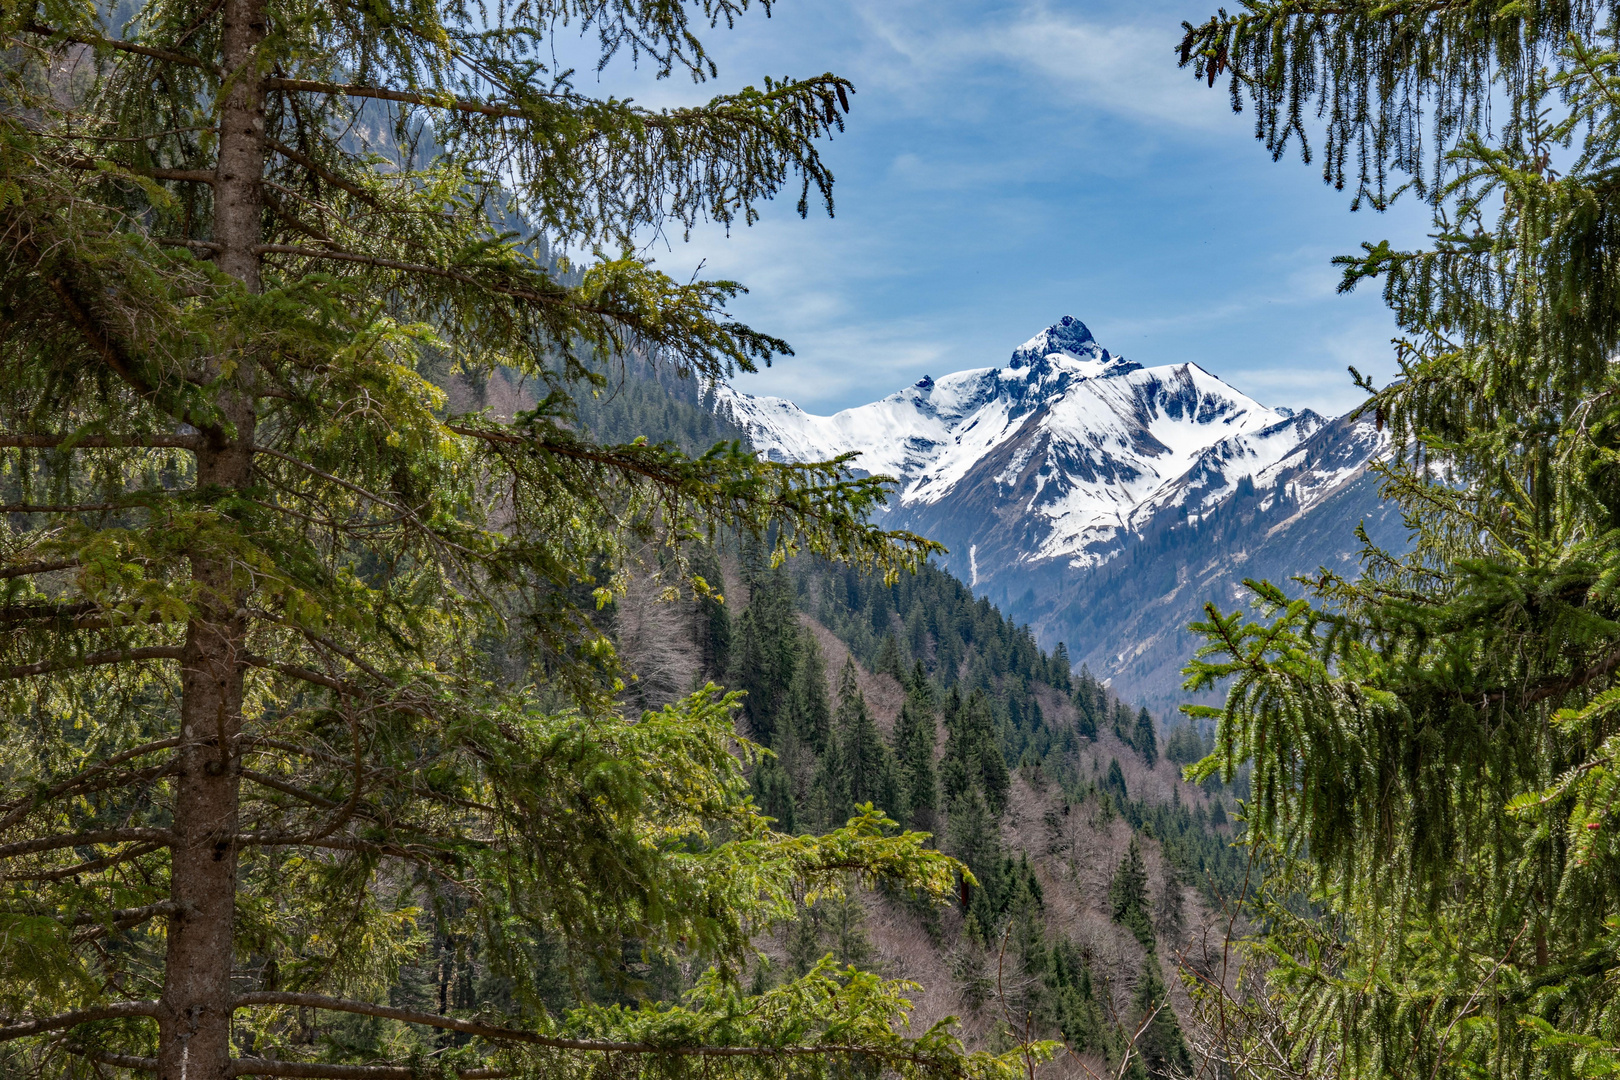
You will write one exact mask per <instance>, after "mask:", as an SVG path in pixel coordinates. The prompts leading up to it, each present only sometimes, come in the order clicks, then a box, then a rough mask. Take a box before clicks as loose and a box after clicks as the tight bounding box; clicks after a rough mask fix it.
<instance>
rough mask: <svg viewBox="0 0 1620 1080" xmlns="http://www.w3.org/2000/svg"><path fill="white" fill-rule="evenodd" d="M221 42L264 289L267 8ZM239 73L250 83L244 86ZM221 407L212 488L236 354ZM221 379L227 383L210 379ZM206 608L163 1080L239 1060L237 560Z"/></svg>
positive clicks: (201, 553)
mask: <svg viewBox="0 0 1620 1080" xmlns="http://www.w3.org/2000/svg"><path fill="white" fill-rule="evenodd" d="M223 15H224V26H223V33H222V39H221V48H222V52H223V60H224V68H225V72H226V78H227V79H228V80H232V81H230V82H229V83H228V85H229V86H230V90H229V93H228V95H227V97H226V98H225V100H224V102H223V103H222V107H221V109H220V141H219V164H218V167H217V172H216V178H215V185H214V199H215V202H214V240H215V242H216V243H217V244H219V245H220V247H219V252H218V255H217V257H216V264H217V265H218V266H219V268H220V269H221V270H222V271H224V272H225V273H227V274H230V275H231V276H232V277H235V278H236V279H238V280H239V281H241V282H242V283H243V285H245V286H246V288H247V289H248V291H250V292H257V291H258V290H259V255H258V252H257V248H258V245H259V244H260V243H261V225H260V204H259V200H260V192H259V183H260V180H261V178H262V175H263V172H264V96H263V89H262V87H261V85H260V80H259V74H258V71H257V69H256V65H257V56H256V52H257V50H258V47H259V45H260V43H261V42H262V41H263V40H264V37H265V32H266V18H265V12H264V3H263V0H226V3H225V5H224V12H223ZM237 73H240V75H239V76H238V75H237ZM232 360H233V361H234V372H233V375H232V377H231V378H230V380H229V385H228V386H227V387H226V388H225V389H223V390H222V392H221V394H220V396H219V398H218V405H219V409H220V413H221V416H220V419H221V420H222V421H223V423H222V424H220V425H219V426H218V428H217V431H216V433H215V434H212V435H210V437H209V438H208V440H207V445H206V446H205V447H204V448H203V449H202V450H200V451H199V452H198V454H197V486H198V489H199V490H200V491H203V492H208V491H213V492H215V493H216V494H217V493H220V492H221V491H224V490H233V489H240V488H243V487H246V486H247V485H248V484H249V483H250V481H251V478H252V470H253V437H254V419H255V415H254V399H253V397H252V394H251V380H252V378H253V370H254V365H253V364H252V362H251V358H250V357H247V356H236V357H233V358H232ZM210 374H211V375H216V374H217V372H212V373H210ZM191 573H192V579H193V581H194V582H195V583H196V584H197V585H198V586H199V587H200V594H199V596H198V598H197V601H196V603H197V609H196V611H195V612H194V614H193V616H192V619H191V621H190V624H189V625H188V626H187V628H186V646H185V659H184V660H183V661H182V667H181V703H180V725H181V728H180V730H181V735H182V737H183V738H184V740H185V741H184V743H183V745H182V746H181V749H180V761H179V769H178V772H177V773H176V775H175V779H174V784H175V796H174V826H173V832H174V841H173V849H172V851H171V867H172V869H171V875H170V894H171V897H172V898H173V900H174V902H175V905H176V914H175V915H174V917H173V918H172V919H171V921H170V925H169V934H168V950H167V956H166V958H165V969H164V979H163V994H162V998H161V1006H162V1007H161V1014H160V1016H159V1018H158V1030H159V1047H158V1076H159V1078H160V1080H223V1078H224V1077H225V1075H226V1072H227V1068H228V1066H229V1062H230V1056H231V1046H230V1028H231V1006H230V999H231V965H232V959H233V955H234V948H233V921H234V914H235V904H236V858H237V852H236V842H235V837H236V833H237V807H238V789H239V786H240V762H239V760H238V757H237V753H236V736H237V734H238V733H239V731H240V728H241V721H242V680H243V671H244V665H243V663H242V657H243V655H244V653H245V651H246V639H247V620H246V617H245V615H244V613H243V607H244V600H245V597H246V591H247V588H248V583H247V581H246V580H245V578H243V577H241V576H240V575H239V574H238V571H237V567H236V566H235V565H234V564H233V562H232V560H231V559H230V558H229V556H228V555H227V554H226V553H224V552H221V551H218V550H207V549H205V548H199V549H197V550H194V551H193V552H192V553H191Z"/></svg>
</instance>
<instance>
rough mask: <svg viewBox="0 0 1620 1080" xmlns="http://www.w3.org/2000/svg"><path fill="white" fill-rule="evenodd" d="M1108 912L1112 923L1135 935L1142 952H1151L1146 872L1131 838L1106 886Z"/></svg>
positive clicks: (1140, 851) (1152, 939)
mask: <svg viewBox="0 0 1620 1080" xmlns="http://www.w3.org/2000/svg"><path fill="white" fill-rule="evenodd" d="M1108 908H1109V913H1110V914H1111V915H1112V916H1113V919H1114V921H1115V922H1117V923H1119V924H1121V925H1122V926H1124V927H1126V928H1127V929H1129V930H1130V931H1131V933H1133V934H1135V935H1136V940H1138V941H1140V942H1141V943H1142V947H1143V948H1145V949H1147V950H1148V951H1150V952H1151V951H1152V950H1153V949H1154V947H1155V942H1154V937H1153V922H1152V919H1151V916H1150V915H1149V911H1150V910H1151V909H1150V907H1149V900H1148V884H1147V868H1146V867H1145V866H1144V865H1143V864H1142V848H1141V845H1140V844H1138V843H1137V840H1136V837H1135V836H1132V837H1131V846H1130V848H1129V849H1128V850H1127V851H1126V852H1125V857H1124V858H1123V859H1121V860H1120V861H1119V866H1118V868H1116V869H1115V871H1114V877H1113V880H1112V881H1110V882H1109V884H1108Z"/></svg>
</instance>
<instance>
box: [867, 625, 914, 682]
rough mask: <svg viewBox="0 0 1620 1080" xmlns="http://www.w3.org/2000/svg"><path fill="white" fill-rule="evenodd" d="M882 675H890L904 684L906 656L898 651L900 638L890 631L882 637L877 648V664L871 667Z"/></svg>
mask: <svg viewBox="0 0 1620 1080" xmlns="http://www.w3.org/2000/svg"><path fill="white" fill-rule="evenodd" d="M873 670H874V671H877V672H879V673H881V674H884V675H892V676H894V679H895V681H896V682H898V683H899V684H900V685H901V686H904V685H905V684H906V658H905V656H904V655H903V654H902V653H901V651H900V640H899V639H898V638H896V637H895V636H894V634H893V633H892V632H891V633H889V634H886V635H885V636H884V638H883V648H881V649H880V650H878V658H877V665H876V667H874V668H873Z"/></svg>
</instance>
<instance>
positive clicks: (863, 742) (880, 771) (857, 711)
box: [834, 660, 906, 819]
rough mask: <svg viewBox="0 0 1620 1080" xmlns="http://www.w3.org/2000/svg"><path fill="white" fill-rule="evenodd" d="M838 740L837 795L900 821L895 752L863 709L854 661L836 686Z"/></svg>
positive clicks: (901, 810)
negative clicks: (838, 793)
mask: <svg viewBox="0 0 1620 1080" xmlns="http://www.w3.org/2000/svg"><path fill="white" fill-rule="evenodd" d="M834 732H835V735H836V737H837V740H838V746H839V752H838V755H837V758H838V760H837V763H836V764H837V768H838V777H837V780H838V783H839V785H840V788H839V791H840V794H841V796H842V797H843V799H844V800H845V802H846V803H847V804H849V805H851V806H852V807H853V806H859V805H862V804H864V803H872V804H874V805H875V806H877V808H878V809H879V810H882V811H884V812H885V813H887V814H888V815H889V816H890V817H893V818H896V819H903V818H904V817H905V816H906V808H905V807H904V806H903V805H902V803H903V802H904V799H903V798H902V796H901V785H900V779H899V769H898V767H897V766H896V764H895V760H894V751H893V750H891V749H890V748H889V744H888V743H887V742H885V741H884V739H883V734H882V732H880V731H878V727H877V724H876V723H875V722H874V721H873V720H872V714H871V712H870V711H869V710H868V709H867V707H866V697H865V695H864V694H862V693H861V688H860V686H859V684H858V683H857V681H856V671H855V661H854V660H845V661H844V670H843V673H842V675H841V676H840V678H839V685H838V714H837V718H836V720H835V722H834Z"/></svg>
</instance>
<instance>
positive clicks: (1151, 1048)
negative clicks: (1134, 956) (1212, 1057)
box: [1131, 955, 1193, 1080]
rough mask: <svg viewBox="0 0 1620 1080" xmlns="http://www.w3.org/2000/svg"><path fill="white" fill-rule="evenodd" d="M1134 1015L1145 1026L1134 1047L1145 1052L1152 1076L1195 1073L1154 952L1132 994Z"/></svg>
mask: <svg viewBox="0 0 1620 1080" xmlns="http://www.w3.org/2000/svg"><path fill="white" fill-rule="evenodd" d="M1131 1016H1132V1021H1133V1023H1132V1026H1133V1028H1139V1029H1140V1030H1141V1034H1139V1035H1138V1036H1137V1037H1136V1043H1135V1046H1134V1050H1135V1052H1136V1053H1137V1054H1139V1055H1141V1064H1142V1068H1143V1071H1144V1072H1146V1073H1147V1075H1148V1076H1150V1077H1152V1078H1153V1080H1174V1078H1177V1077H1184V1076H1189V1075H1191V1074H1192V1072H1193V1061H1192V1054H1191V1053H1189V1052H1188V1050H1187V1043H1186V1040H1185V1038H1184V1037H1183V1036H1182V1034H1181V1024H1180V1023H1179V1022H1178V1021H1177V1020H1176V1014H1175V1011H1174V1010H1173V1009H1171V1008H1170V1002H1169V1000H1168V998H1167V997H1166V994H1165V989H1164V976H1163V974H1162V973H1161V972H1160V970H1159V962H1158V959H1157V958H1156V957H1154V956H1151V955H1150V956H1149V957H1148V960H1147V963H1146V964H1145V965H1143V968H1142V973H1141V975H1140V976H1139V977H1138V979H1137V982H1136V989H1135V991H1134V992H1132V994H1131ZM1150 1017H1151V1019H1149V1018H1150ZM1144 1021H1145V1022H1146V1024H1145V1026H1143V1025H1144Z"/></svg>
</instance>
